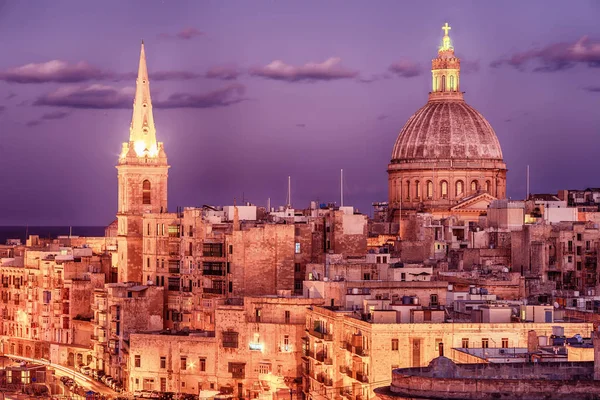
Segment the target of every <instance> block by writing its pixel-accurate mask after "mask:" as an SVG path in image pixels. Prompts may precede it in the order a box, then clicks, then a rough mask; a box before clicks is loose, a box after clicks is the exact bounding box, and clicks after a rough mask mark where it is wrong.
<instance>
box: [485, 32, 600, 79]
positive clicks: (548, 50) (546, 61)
mask: <svg viewBox="0 0 600 400" xmlns="http://www.w3.org/2000/svg"><path fill="white" fill-rule="evenodd" d="M530 62H537V66H536V67H534V69H533V71H534V72H555V71H562V70H565V69H568V68H572V67H573V66H575V65H577V64H585V65H588V66H590V67H600V41H597V40H592V39H590V38H589V37H587V36H584V37H582V38H581V39H579V40H578V41H577V42H575V43H554V44H551V45H548V46H546V47H543V48H541V49H534V50H529V51H524V52H519V53H515V54H513V55H510V56H507V57H504V58H500V59H498V60H495V61H493V62H492V63H491V64H490V66H491V67H494V68H497V67H500V66H502V65H508V66H510V67H514V68H516V69H518V70H521V71H523V70H525V69H526V65H527V64H528V63H530Z"/></svg>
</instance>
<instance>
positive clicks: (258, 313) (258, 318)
mask: <svg viewBox="0 0 600 400" xmlns="http://www.w3.org/2000/svg"><path fill="white" fill-rule="evenodd" d="M254 316H255V319H256V322H260V308H257V309H255V310H254Z"/></svg>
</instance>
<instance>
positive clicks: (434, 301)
mask: <svg viewBox="0 0 600 400" xmlns="http://www.w3.org/2000/svg"><path fill="white" fill-rule="evenodd" d="M429 305H430V306H437V305H438V295H437V294H432V295H430V296H429Z"/></svg>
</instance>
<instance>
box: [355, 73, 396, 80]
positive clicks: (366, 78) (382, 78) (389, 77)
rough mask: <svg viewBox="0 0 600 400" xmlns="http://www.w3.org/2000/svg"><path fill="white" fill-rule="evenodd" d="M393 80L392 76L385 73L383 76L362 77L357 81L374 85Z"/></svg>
mask: <svg viewBox="0 0 600 400" xmlns="http://www.w3.org/2000/svg"><path fill="white" fill-rule="evenodd" d="M391 78H392V74H390V73H387V72H385V73H383V74H373V75H371V76H370V77H364V76H360V77H358V78H356V80H357V81H358V82H360V83H373V82H377V81H381V80H384V79H391Z"/></svg>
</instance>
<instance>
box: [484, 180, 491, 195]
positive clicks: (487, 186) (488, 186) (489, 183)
mask: <svg viewBox="0 0 600 400" xmlns="http://www.w3.org/2000/svg"><path fill="white" fill-rule="evenodd" d="M485 191H486V192H488V193H492V182H490V181H485Z"/></svg>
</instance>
